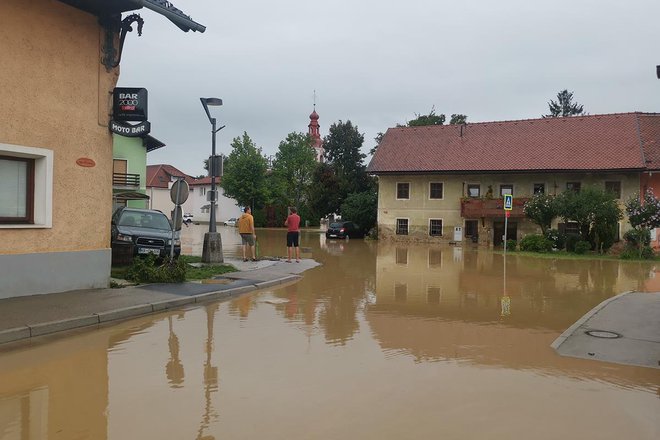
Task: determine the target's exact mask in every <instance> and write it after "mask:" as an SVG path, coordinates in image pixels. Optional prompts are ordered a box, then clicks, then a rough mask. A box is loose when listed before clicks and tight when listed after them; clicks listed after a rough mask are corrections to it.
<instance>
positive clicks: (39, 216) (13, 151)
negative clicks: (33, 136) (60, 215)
mask: <svg viewBox="0 0 660 440" xmlns="http://www.w3.org/2000/svg"><path fill="white" fill-rule="evenodd" d="M0 155H1V156H9V157H20V158H25V159H32V160H33V161H34V196H33V199H32V200H33V201H32V203H33V204H34V206H33V223H28V224H26V223H20V224H19V223H17V224H11V223H9V224H0V229H45V228H52V227H53V150H49V149H46V148H37V147H25V146H22V145H11V144H2V143H0Z"/></svg>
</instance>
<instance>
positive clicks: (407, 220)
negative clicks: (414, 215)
mask: <svg viewBox="0 0 660 440" xmlns="http://www.w3.org/2000/svg"><path fill="white" fill-rule="evenodd" d="M399 220H405V221H406V222H407V226H406V233H405V234H399V233H398V230H399ZM394 235H410V219H409V218H406V217H397V218H395V219H394Z"/></svg>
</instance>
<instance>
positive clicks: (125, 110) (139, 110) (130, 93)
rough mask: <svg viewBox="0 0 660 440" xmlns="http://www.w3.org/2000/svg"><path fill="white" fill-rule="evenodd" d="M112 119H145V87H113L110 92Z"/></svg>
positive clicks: (139, 120)
mask: <svg viewBox="0 0 660 440" xmlns="http://www.w3.org/2000/svg"><path fill="white" fill-rule="evenodd" d="M112 119H114V120H115V121H138V122H141V121H146V120H147V119H148V118H147V89H144V88H135V87H115V89H114V91H113V92H112Z"/></svg>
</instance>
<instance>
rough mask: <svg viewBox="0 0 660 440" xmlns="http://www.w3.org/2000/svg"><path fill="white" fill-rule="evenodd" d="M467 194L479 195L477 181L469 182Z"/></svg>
mask: <svg viewBox="0 0 660 440" xmlns="http://www.w3.org/2000/svg"><path fill="white" fill-rule="evenodd" d="M467 195H468V197H479V196H481V185H479V184H478V183H469V184H468V186H467Z"/></svg>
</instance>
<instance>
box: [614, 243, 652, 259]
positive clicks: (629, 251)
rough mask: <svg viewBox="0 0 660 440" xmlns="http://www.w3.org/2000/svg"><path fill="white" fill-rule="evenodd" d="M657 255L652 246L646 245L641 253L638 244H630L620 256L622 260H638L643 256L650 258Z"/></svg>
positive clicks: (643, 257)
mask: <svg viewBox="0 0 660 440" xmlns="http://www.w3.org/2000/svg"><path fill="white" fill-rule="evenodd" d="M654 257H655V253H654V252H653V249H651V247H650V246H644V247H643V248H642V252H641V255H640V251H639V248H637V247H636V246H631V245H628V246H626V248H625V249H624V250H623V252H621V255H620V258H621V259H622V260H637V259H639V258H642V259H644V260H650V259H652V258H654Z"/></svg>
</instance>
